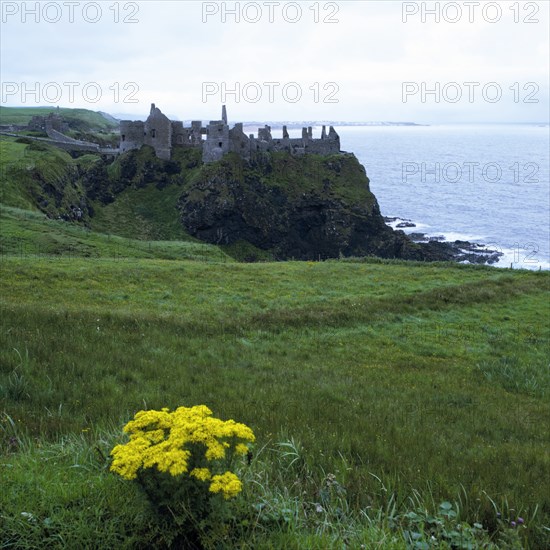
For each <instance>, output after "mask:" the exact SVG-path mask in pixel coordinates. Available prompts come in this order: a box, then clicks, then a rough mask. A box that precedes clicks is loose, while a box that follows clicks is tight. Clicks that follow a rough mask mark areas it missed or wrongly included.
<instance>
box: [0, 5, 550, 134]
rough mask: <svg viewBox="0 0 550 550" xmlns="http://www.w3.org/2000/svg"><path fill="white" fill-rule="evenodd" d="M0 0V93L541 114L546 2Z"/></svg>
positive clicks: (295, 108)
mask: <svg viewBox="0 0 550 550" xmlns="http://www.w3.org/2000/svg"><path fill="white" fill-rule="evenodd" d="M1 4H2V29H1V31H2V32H1V39H0V40H1V54H0V55H1V59H0V61H1V63H0V67H1V80H2V98H1V104H2V105H4V106H17V105H28V106H36V105H58V104H59V105H60V106H62V107H84V108H89V109H93V110H103V111H107V112H110V113H116V114H124V113H126V114H128V115H134V114H142V115H147V114H148V111H149V107H150V104H151V103H152V102H154V103H156V105H157V106H158V107H160V108H161V109H162V111H163V112H164V113H166V114H168V115H170V116H171V117H174V118H178V119H181V120H188V119H203V120H209V119H218V118H219V117H220V114H219V112H220V106H221V104H222V102H225V103H226V104H227V106H228V111H229V118H230V120H233V121H236V120H245V121H246V120H341V121H342V120H347V121H414V122H418V123H428V124H433V123H446V122H451V123H453V122H545V121H548V118H549V93H548V87H549V86H548V83H549V53H548V52H549V51H550V44H549V4H550V3H549V2H547V1H539V2H528V1H523V0H520V1H519V2H517V1H515V2H514V1H498V2H495V1H492V2H488V1H483V0H479V1H477V2H445V1H440V2H438V3H436V2H402V1H388V0H385V1H373V0H366V1H339V2H323V1H319V2H285V1H278V2H263V1H260V2H246V1H240V2H189V1H175V0H173V1H147V2H142V1H138V2H126V1H121V2H114V1H113V0H109V1H105V2H103V1H102V2H66V1H64V0H61V1H59V2H48V1H45V2H40V3H38V2H35V1H30V2H10V1H5V0H2V2H1ZM37 4H38V9H37ZM438 6H439V9H437V7H438ZM235 8H236V9H237V11H238V18H239V21H236V15H235V13H234V11H235ZM434 9H435V13H434V12H433V10H434ZM33 12H34V13H33ZM436 18H438V19H439V21H438V22H437V21H436ZM423 20H424V21H423ZM266 83H267V84H266ZM224 92H226V94H225V97H224ZM423 96H424V97H423Z"/></svg>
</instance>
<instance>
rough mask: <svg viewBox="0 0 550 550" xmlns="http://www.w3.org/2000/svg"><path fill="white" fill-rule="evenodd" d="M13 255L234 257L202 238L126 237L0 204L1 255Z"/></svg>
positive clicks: (171, 257) (198, 258)
mask: <svg viewBox="0 0 550 550" xmlns="http://www.w3.org/2000/svg"><path fill="white" fill-rule="evenodd" d="M9 256H18V257H21V258H44V257H50V258H51V257H68V258H72V257H87V258H110V259H113V260H128V259H137V258H161V259H171V260H175V259H179V260H185V259H187V260H199V261H205V262H208V261H221V262H227V261H232V260H231V258H229V257H228V256H227V255H226V254H224V253H223V252H222V251H221V250H220V249H219V248H218V247H216V246H212V245H208V244H203V243H200V242H185V241H144V240H140V239H130V238H124V237H121V236H118V235H110V234H104V233H97V232H94V231H91V230H89V229H87V228H86V227H84V226H82V225H78V224H74V223H68V222H65V221H61V220H51V219H48V218H47V217H46V216H45V215H44V214H41V213H39V212H32V211H28V210H21V209H17V208H11V207H6V206H2V205H0V257H9Z"/></svg>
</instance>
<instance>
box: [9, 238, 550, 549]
mask: <svg viewBox="0 0 550 550" xmlns="http://www.w3.org/2000/svg"><path fill="white" fill-rule="evenodd" d="M98 238H99V237H98ZM0 275H1V277H0V296H1V297H2V302H1V325H0V334H1V338H2V346H1V348H0V365H1V368H0V387H1V388H2V390H1V392H2V394H1V395H2V402H3V403H4V405H3V411H4V412H5V413H7V414H8V415H9V417H10V418H11V419H13V422H14V424H15V426H16V427H18V428H17V429H18V430H20V431H21V433H23V434H25V437H28V438H31V439H33V440H35V441H38V442H39V444H40V445H43V446H45V448H46V449H50V445H54V447H53V448H54V449H55V445H59V443H58V442H59V440H60V438H64V437H75V436H76V434H80V433H82V430H91V432H92V433H99V432H101V430H104V429H108V430H111V433H112V431H113V429H114V426H117V425H120V426H121V425H122V424H123V422H125V421H126V420H128V419H129V418H130V417H131V416H132V415H133V414H134V413H135V412H136V411H137V410H140V409H142V408H144V407H148V408H161V407H164V406H166V407H171V408H172V407H177V406H179V405H186V406H191V405H194V404H200V403H204V404H207V405H208V406H209V407H211V408H212V410H213V411H214V414H215V415H217V416H219V417H221V418H230V417H231V418H235V419H237V420H239V421H242V422H244V423H246V424H247V425H249V426H251V427H252V428H253V429H254V431H255V433H256V434H257V437H258V442H259V445H260V446H262V445H268V447H269V448H271V449H276V448H277V447H276V446H274V445H275V443H276V442H279V441H289V440H291V439H293V440H294V441H295V442H298V443H297V447H298V448H299V449H300V451H299V453H298V454H299V457H300V460H299V462H298V463H297V464H301V465H302V467H303V468H304V469H305V470H304V471H307V476H302V478H303V479H302V478H301V477H300V475H301V474H300V473H299V472H296V471H295V470H293V469H291V470H290V471H289V472H287V474H286V475H287V477H285V476H284V475H283V474H282V472H281V468H280V465H279V466H277V462H276V461H275V459H274V458H273V457H274V456H277V455H276V454H273V453H275V451H270V452H269V453H268V457H267V458H266V461H265V463H263V466H262V468H263V470H262V471H264V474H262V475H264V478H262V479H263V480H264V481H262V486H267V485H269V487H270V488H269V491H270V492H269V496H268V497H266V498H268V502H269V503H270V506H272V507H274V508H275V509H276V510H278V512H277V514H279V515H281V514H283V512H281V510H283V509H286V508H285V506H282V505H279V504H280V503H281V502H282V500H281V499H282V498H283V496H284V495H286V497H285V498H288V499H289V500H290V501H292V502H294V503H295V505H296V506H297V507H298V508H299V509H300V510H303V509H305V508H304V507H306V504H307V502H315V499H318V498H319V496H318V495H319V493H318V491H319V487H320V484H322V480H323V479H324V477H325V476H326V474H327V473H328V472H333V473H335V475H336V476H337V479H338V481H339V483H340V484H341V485H342V486H343V487H345V490H346V499H345V502H346V505H347V506H349V514H347V515H346V517H347V518H348V519H347V520H346V522H348V520H349V523H346V522H344V523H345V524H346V525H348V527H349V528H350V529H351V527H350V525H352V523H353V525H354V526H355V527H354V531H353V532H354V533H355V534H354V535H353V536H354V537H355V536H356V535H357V536H359V535H358V533H359V532H360V530H361V528H364V529H365V530H366V531H368V533H367V532H366V531H365V533H364V534H363V535H362V536H363V538H362V539H361V538H353V540H354V541H356V540H362V541H363V540H364V541H367V540H370V539H368V537H369V536H371V535H373V533H374V531H371V530H370V528H371V527H372V528H375V529H377V530H378V531H376V532H377V533H378V535H376V536H378V537H379V539H378V540H385V539H384V537H387V540H388V541H391V540H392V537H394V538H395V537H397V538H396V539H395V540H401V541H403V540H404V539H403V536H404V535H403V532H404V531H399V530H397V531H395V529H394V528H392V527H391V525H390V523H388V521H389V520H388V514H387V512H384V513H383V514H382V516H380V517H381V518H385V519H380V521H374V520H372V517H373V514H374V515H376V514H377V513H379V512H377V511H380V510H385V509H386V508H387V506H388V502H389V501H390V497H391V495H394V497H393V498H394V499H397V504H396V505H397V509H398V510H400V513H405V512H406V511H407V512H408V511H410V510H418V509H419V508H422V507H425V508H426V509H428V508H429V509H435V510H436V511H437V506H438V503H439V502H441V501H443V500H451V501H452V502H455V501H456V502H457V505H459V506H460V520H461V521H467V522H469V523H470V525H472V524H473V523H474V522H476V521H479V522H480V523H482V524H483V526H484V528H485V529H488V530H489V531H490V532H492V533H494V537H495V540H497V539H498V538H499V537H500V539H501V543H500V547H502V548H512V547H514V545H513V543H512V542H509V543H504V542H502V541H503V540H504V539H503V537H507V536H509V532H508V531H507V530H506V529H504V528H503V527H502V526H501V527H499V523H498V522H499V521H500V520H498V519H497V518H496V513H495V506H496V508H498V510H499V511H501V512H502V513H503V515H505V514H509V516H510V517H516V516H517V515H522V516H523V517H524V518H526V524H527V528H525V529H523V530H522V531H521V537H522V540H523V543H522V544H523V545H524V546H525V547H527V546H528V545H529V547H530V548H545V547H546V545H547V543H548V530H546V531H545V530H544V529H545V528H544V526H546V529H548V526H549V525H550V520H549V518H550V501H549V499H548V492H547V485H546V484H545V483H544V482H543V480H545V479H547V478H548V477H547V476H548V469H549V466H550V460H549V456H548V452H547V449H548V442H549V430H548V426H549V425H550V408H549V406H548V395H549V391H550V379H549V376H548V341H549V336H550V319H549V316H548V315H547V314H545V313H547V311H548V306H547V305H546V304H547V303H548V294H549V293H548V290H549V276H548V273H545V272H542V273H538V272H537V273H533V272H524V271H504V270H496V269H491V268H484V267H466V266H449V265H437V264H433V265H421V264H408V263H406V262H389V263H387V264H383V263H377V262H350V261H346V262H338V261H333V262H323V263H311V262H307V263H306V262H286V263H265V264H236V263H223V262H218V263H216V262H211V263H202V262H196V261H195V262H190V261H166V260H160V259H139V258H133V259H130V258H128V259H126V260H124V261H113V260H112V259H108V258H100V259H85V258H79V257H60V258H58V259H54V258H53V257H23V258H17V257H13V256H5V257H4V258H3V261H2V263H1V274H0ZM541 307H542V310H541ZM499 366H503V368H499ZM6 434H8V432H7V431H6ZM71 434H72V435H71ZM48 442H51V443H48ZM93 444H94V443H93V442H92V443H91V445H93ZM2 445H3V446H4V449H6V448H7V447H8V446H9V438H8V437H7V435H6V437H5V438H4V441H3V443H2ZM33 445H36V443H33ZM33 448H34V447H33ZM29 452H31V454H32V453H35V452H38V451H36V450H32V451H29ZM51 452H52V453H53V454H54V455H55V451H54V450H52V451H51ZM27 454H28V453H27ZM27 454H25V453H11V454H9V456H7V457H4V458H3V461H4V462H6V461H8V462H7V463H9V464H11V465H12V466H10V468H22V467H23V466H22V464H23V463H24V461H25V460H27V458H25V457H27ZM19 461H23V462H21V463H20V462H19ZM6 471H7V470H5V469H4V472H6ZM8 475H9V474H8ZM101 475H102V476H106V474H101ZM90 476H92V477H93V479H95V480H96V481H91V482H90V483H96V482H97V483H99V481H97V479H96V478H95V477H94V476H96V474H90ZM375 476H376V477H375ZM107 477H108V476H107ZM377 478H379V479H380V480H382V484H381V483H380V481H379V480H378V479H377ZM101 479H103V478H101ZM300 479H301V481H299V480H300ZM270 480H271V481H270ZM101 483H111V481H101ZM11 487H13V486H11ZM125 490H127V489H125ZM10 491H11V489H10ZM4 493H5V494H6V499H7V500H6V501H4V502H2V504H1V506H2V507H4V508H5V507H6V506H8V508H5V509H9V510H11V512H10V513H9V514H8V516H9V517H11V518H13V517H15V516H13V515H10V514H19V513H20V512H21V511H27V510H20V508H21V506H19V507H18V506H15V505H13V504H9V502H10V498H11V497H10V496H9V494H10V493H9V492H4ZM94 494H95V493H94ZM304 494H305V496H304ZM33 495H34V493H33ZM277 495H278V496H277ZM415 495H417V497H415ZM418 495H420V496H418ZM488 497H491V499H492V500H491V499H489V498H488ZM1 498H2V497H0V499H1ZM35 498H37V497H36V495H35V496H32V497H29V502H35ZM97 498H98V497H96V496H90V497H89V499H88V502H93V503H94V507H93V509H94V510H96V511H97V510H103V509H105V508H104V507H103V508H102V506H103V505H102V504H100V503H97ZM105 498H115V497H105ZM251 498H252V497H251ZM256 498H259V497H258V496H257V495H256V496H254V499H256ZM414 498H416V499H417V500H414ZM254 499H252V500H253V501H254ZM277 499H278V500H277ZM277 502H278V503H279V504H276V503H277ZM493 503H494V504H493ZM241 505H242V506H245V505H246V503H242V502H241ZM76 508H77V509H78V510H80V511H81V510H82V509H81V507H80V505H76ZM107 509H108V507H107ZM137 509H139V506H138V508H134V507H133V505H132V506H130V513H133V512H134V511H135V510H137ZM369 510H370V512H368V511H369ZM28 511H29V512H30V513H33V514H35V515H36V512H35V511H33V510H28ZM362 511H363V512H362ZM48 513H49V512H48ZM75 513H76V512H75ZM98 513H99V512H98ZM136 513H137V512H136ZM434 513H435V512H434ZM300 514H302V512H300ZM361 514H363V515H361ZM365 514H366V516H365ZM313 515H314V514H313ZM283 516H284V514H283ZM367 516H368V517H369V518H370V519H371V522H373V524H372V525H371V524H369V523H368V521H367V519H366V517H367ZM262 517H263V516H262ZM299 517H302V515H300V516H299ZM360 518H363V519H360ZM127 519H128V518H127V517H126V516H125V519H124V521H126V520H127ZM264 519H265V518H264ZM10 521H12V520H10ZM128 521H130V520H128ZM266 521H268V520H267V519H266ZM342 521H343V520H342ZM405 521H408V520H405V519H403V518H401V520H399V522H398V523H399V525H401V527H400V528H402V529H405V527H404V525H405V523H404V522H405ZM411 521H412V520H411ZM335 522H336V520H335V519H334V518H333V520H332V521H331V522H330V525H332V528H335V527H334V526H335V525H336V524H337V522H336V523H335ZM354 522H355V523H354ZM275 524H276V525H272V526H271V527H269V528H267V527H265V525H263V526H258V527H257V529H256V530H254V531H253V532H251V531H250V530H249V529H248V528H247V529H248V530H245V531H243V533H244V532H246V534H243V537H248V539H246V538H243V540H257V541H258V544H257V546H256V547H262V544H265V546H263V547H266V548H267V547H272V548H283V547H285V548H293V547H295V548H299V547H312V548H315V547H319V548H321V547H327V548H330V547H334V548H337V547H341V546H342V540H343V538H345V534H343V533H341V532H340V533H338V532H334V531H330V529H329V531H330V532H329V531H327V532H325V533H319V532H318V530H319V526H318V525H317V524H315V522H313V523H308V522H306V524H303V523H300V522H295V521H294V520H292V521H289V522H286V520H284V517H283V519H280V518H279V519H278V520H277V521H275ZM314 525H317V527H314ZM369 525H370V527H369ZM361 526H362V527H361ZM327 529H328V527H327ZM399 533H401V534H400V535H399ZM260 534H261V536H260ZM397 535H399V536H397ZM510 536H511V535H510ZM262 537H264V538H263V539H262ZM315 537H321V538H317V539H316V538H315ZM331 537H332V538H331ZM329 539H330V540H333V539H334V540H333V542H330V540H329ZM262 540H263V542H262ZM510 540H511V539H510ZM266 541H269V542H266ZM315 541H317V542H315ZM268 544H271V546H269V545H268ZM390 544H394V543H392V542H388V546H387V547H388V548H391V547H392V546H390ZM395 544H396V545H395V546H394V547H395V548H398V547H403V546H402V545H401V546H399V544H400V543H398V542H395ZM243 547H244V546H243ZM373 547H374V546H373ZM516 547H517V546H516Z"/></svg>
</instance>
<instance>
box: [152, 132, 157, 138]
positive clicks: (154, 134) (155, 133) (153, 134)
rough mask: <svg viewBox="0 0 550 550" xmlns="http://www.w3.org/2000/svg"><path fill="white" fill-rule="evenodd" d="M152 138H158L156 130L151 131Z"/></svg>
mask: <svg viewBox="0 0 550 550" xmlns="http://www.w3.org/2000/svg"><path fill="white" fill-rule="evenodd" d="M151 137H152V138H155V137H157V131H156V130H151Z"/></svg>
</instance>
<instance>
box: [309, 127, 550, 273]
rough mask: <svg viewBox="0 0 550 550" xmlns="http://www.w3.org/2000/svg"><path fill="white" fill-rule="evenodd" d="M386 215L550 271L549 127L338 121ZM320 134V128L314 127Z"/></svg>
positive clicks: (505, 260) (505, 263) (506, 262)
mask: <svg viewBox="0 0 550 550" xmlns="http://www.w3.org/2000/svg"><path fill="white" fill-rule="evenodd" d="M337 131H338V133H339V134H340V140H341V148H342V150H345V151H350V152H353V153H355V155H356V156H357V158H358V159H359V161H360V162H361V164H363V165H364V166H365V168H366V170H367V175H368V177H369V179H370V185H371V190H372V191H373V193H374V194H375V195H376V197H377V199H378V202H379V204H380V209H381V211H382V214H383V215H384V216H390V217H398V218H402V219H407V220H411V221H412V222H413V223H414V224H416V227H414V228H410V229H404V231H406V232H407V233H411V232H422V233H426V234H427V235H429V236H433V237H440V236H442V237H444V238H445V240H452V241H454V240H457V239H460V240H467V241H471V242H475V243H483V244H486V245H489V246H490V247H491V248H493V249H498V250H500V251H502V252H503V253H504V255H503V256H502V257H501V259H500V261H499V262H498V264H496V265H497V266H499V267H510V264H513V267H514V269H519V268H522V269H539V268H542V269H550V174H549V171H550V168H549V164H550V163H549V151H550V130H549V126H548V125H536V124H532V125H528V124H525V125H520V124H517V125H479V126H477V125H456V126H444V125H441V126H405V127H403V126H341V127H338V128H337ZM315 133H317V131H316V132H315Z"/></svg>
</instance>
